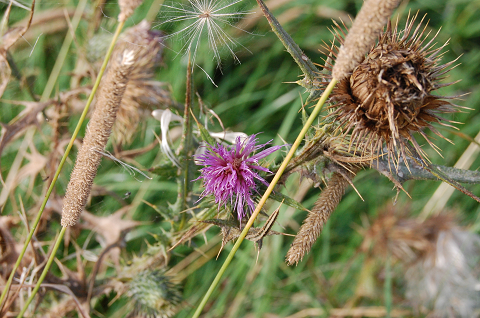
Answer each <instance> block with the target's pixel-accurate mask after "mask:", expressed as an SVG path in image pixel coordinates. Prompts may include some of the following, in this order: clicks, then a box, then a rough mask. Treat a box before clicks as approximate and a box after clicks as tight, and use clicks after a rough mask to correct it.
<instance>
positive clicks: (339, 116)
mask: <svg viewBox="0 0 480 318" xmlns="http://www.w3.org/2000/svg"><path fill="white" fill-rule="evenodd" d="M415 18H416V16H414V17H413V18H412V19H407V22H406V26H405V29H404V30H399V29H398V23H397V25H395V27H392V25H391V23H389V24H388V26H387V28H386V30H385V31H384V32H383V33H382V34H381V35H380V36H379V40H378V43H377V44H376V45H375V46H373V47H372V48H371V49H370V51H369V53H368V55H367V56H365V58H364V59H363V61H361V63H360V64H359V65H358V66H357V67H355V68H354V70H353V72H352V73H351V74H349V75H348V76H346V77H345V78H343V79H342V80H341V81H340V82H339V83H338V85H337V87H336V88H335V90H334V92H333V94H332V101H333V102H334V103H335V104H334V105H333V106H332V108H333V109H334V111H333V113H332V114H331V116H332V117H333V118H334V119H335V120H336V121H337V123H338V124H339V126H340V127H341V129H342V130H343V131H344V132H345V134H348V133H351V136H352V138H351V144H355V145H356V144H357V143H358V144H362V145H363V146H359V147H358V148H359V149H358V150H360V151H365V150H368V152H369V153H375V154H377V155H382V154H383V152H384V151H383V147H384V145H385V147H386V149H387V154H388V156H389V158H391V159H393V162H394V163H398V159H399V158H406V155H409V156H412V155H415V154H414V153H413V151H410V149H412V148H409V146H408V143H411V144H412V145H413V148H414V149H415V152H417V153H418V155H419V156H420V157H422V158H426V155H425V153H424V152H423V150H422V149H421V148H420V146H419V144H418V143H417V141H416V140H415V138H414V135H413V134H414V133H419V134H421V135H422V136H423V137H424V138H425V140H426V141H427V142H428V143H429V144H430V146H432V147H433V148H434V149H435V148H436V147H435V145H434V144H433V143H432V142H431V141H430V139H429V137H428V136H427V135H426V134H425V132H424V130H425V128H429V129H430V130H431V131H432V132H433V133H435V134H436V135H438V136H439V137H441V138H444V137H443V136H442V135H441V134H440V133H439V132H438V131H437V130H436V129H435V128H434V127H433V126H432V123H440V124H442V125H445V126H449V125H448V124H447V123H445V122H444V121H445V120H444V119H443V118H442V117H441V116H440V114H441V113H452V112H455V111H456V109H455V105H453V104H452V103H451V102H449V101H448V100H445V99H446V98H447V97H442V96H435V95H433V94H432V93H433V92H434V91H435V90H437V89H439V88H440V87H444V86H448V85H450V84H452V83H448V84H440V83H439V80H441V79H442V78H443V77H442V76H443V75H444V74H445V73H447V72H448V71H449V70H450V66H451V65H452V63H454V62H455V61H451V62H449V63H446V64H440V63H439V62H440V60H441V56H442V54H441V50H442V48H443V47H444V46H445V45H446V44H447V43H445V44H444V45H443V46H441V47H438V48H435V44H434V43H433V41H434V39H435V37H436V36H434V37H433V38H432V39H431V40H430V41H428V42H427V43H425V42H426V38H427V36H428V34H427V35H425V31H426V26H424V27H422V26H421V23H420V24H419V25H418V26H417V27H416V28H414V22H415ZM422 21H423V19H422ZM336 33H337V34H338V35H339V37H340V42H342V43H343V36H342V33H343V31H342V30H337V32H336ZM336 50H338V48H336V49H334V50H333V51H336ZM332 53H335V52H332ZM327 68H328V67H327ZM359 141H360V142H359Z"/></svg>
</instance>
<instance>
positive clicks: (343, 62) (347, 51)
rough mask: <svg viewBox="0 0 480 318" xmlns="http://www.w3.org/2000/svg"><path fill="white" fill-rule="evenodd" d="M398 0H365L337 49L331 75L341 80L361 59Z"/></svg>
mask: <svg viewBox="0 0 480 318" xmlns="http://www.w3.org/2000/svg"><path fill="white" fill-rule="evenodd" d="M399 2H400V0H366V1H365V3H364V4H363V6H362V9H361V10H360V12H359V13H358V15H357V17H356V18H355V21H354V22H353V25H352V28H351V29H350V32H348V35H347V37H346V38H345V42H344V43H342V47H341V48H340V50H339V54H338V58H337V61H336V63H335V66H334V67H333V72H332V75H333V77H334V78H336V79H337V80H341V79H343V78H345V77H346V76H348V74H349V73H350V72H351V71H352V70H353V69H354V68H355V66H357V65H358V63H360V62H361V61H362V60H363V56H364V55H365V53H366V52H367V51H368V49H369V48H370V47H371V46H372V45H373V44H374V43H375V39H376V38H377V36H378V34H379V33H380V32H381V30H382V29H383V27H384V26H385V24H386V23H387V21H388V19H389V18H390V16H391V15H392V12H393V10H394V9H395V8H396V7H397V6H398V3H399Z"/></svg>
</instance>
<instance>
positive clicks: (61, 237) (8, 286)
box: [0, 22, 124, 317]
mask: <svg viewBox="0 0 480 318" xmlns="http://www.w3.org/2000/svg"><path fill="white" fill-rule="evenodd" d="M123 26H124V22H120V23H119V24H118V26H117V29H116V31H115V34H114V36H113V39H112V42H111V43H110V47H109V48H108V51H107V55H106V56H105V60H104V61H103V64H102V67H101V68H100V71H99V73H98V76H97V79H96V81H95V84H94V85H93V88H92V92H91V94H90V96H89V98H88V100H87V103H86V105H85V108H84V110H83V112H82V115H81V116H80V119H79V121H78V123H77V127H76V128H75V131H74V132H73V135H72V138H71V139H70V142H69V143H68V146H67V149H66V150H65V153H64V155H63V157H62V160H61V161H60V164H59V165H58V168H57V171H56V172H55V176H54V177H53V180H52V183H51V184H50V187H49V188H48V190H47V194H46V195H45V199H44V200H43V202H42V205H41V206H40V210H39V211H38V214H37V217H36V218H35V221H34V223H33V225H32V227H31V229H30V233H29V234H28V237H27V239H26V241H25V243H24V246H23V249H22V251H21V253H20V255H19V256H18V259H17V262H16V263H15V267H14V268H13V269H12V272H11V274H10V277H9V278H8V281H7V284H6V285H5V288H4V290H3V292H2V295H1V296H0V304H3V302H4V300H5V298H6V295H7V293H8V290H9V289H10V286H11V284H12V281H13V277H14V276H15V272H16V271H17V269H18V267H19V266H20V262H21V261H22V258H23V255H24V254H25V251H26V250H27V247H28V245H29V243H30V240H31V239H32V237H33V234H34V233H35V230H36V229H37V226H38V223H39V222H40V219H41V217H42V214H43V210H44V209H45V206H46V204H47V201H48V199H49V197H50V194H51V193H52V191H53V187H54V186H55V182H56V181H57V179H58V176H59V174H60V171H61V170H62V168H63V165H64V163H65V161H66V159H67V157H68V154H69V153H70V150H71V149H72V147H73V143H74V141H75V139H76V137H77V135H78V133H79V131H80V129H81V127H82V124H83V122H84V120H85V117H86V116H87V113H88V110H89V108H90V105H91V104H92V101H93V97H94V96H95V93H96V91H97V89H98V86H99V85H100V80H101V78H102V76H103V73H104V72H105V69H106V68H107V64H108V61H109V60H110V56H111V55H112V52H113V48H114V46H115V43H116V42H117V39H118V37H119V36H120V32H121V31H122V29H123ZM64 234H65V228H64V229H62V231H61V232H60V235H59V236H58V238H57V242H56V243H55V247H54V250H52V253H51V254H50V258H49V260H48V262H47V265H46V266H45V268H44V270H43V272H42V275H41V276H40V279H39V280H38V282H37V285H36V286H35V289H34V292H33V293H32V294H31V296H30V297H29V299H28V300H27V302H26V304H25V306H24V308H23V309H22V311H21V312H20V314H19V315H18V316H17V317H22V316H23V314H24V313H25V311H26V309H27V307H28V305H29V304H30V302H31V301H32V299H33V297H34V296H35V294H36V292H37V291H38V288H39V287H40V284H41V283H42V282H43V279H44V278H45V276H46V273H47V272H48V270H49V269H50V265H51V263H52V261H53V259H54V257H55V253H56V251H57V249H58V246H59V245H60V243H59V241H62V239H63V235H64Z"/></svg>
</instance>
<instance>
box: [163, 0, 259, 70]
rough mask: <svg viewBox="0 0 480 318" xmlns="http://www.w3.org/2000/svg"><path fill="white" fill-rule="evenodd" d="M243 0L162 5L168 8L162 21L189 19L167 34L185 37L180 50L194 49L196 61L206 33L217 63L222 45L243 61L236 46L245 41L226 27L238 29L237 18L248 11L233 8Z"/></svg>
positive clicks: (203, 0)
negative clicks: (235, 37)
mask: <svg viewBox="0 0 480 318" xmlns="http://www.w3.org/2000/svg"><path fill="white" fill-rule="evenodd" d="M241 1H242V0H235V1H226V0H188V4H187V5H186V6H183V5H181V4H176V5H163V6H164V7H166V8H167V10H166V11H165V12H164V14H166V16H167V20H166V21H165V22H163V23H162V24H164V23H173V22H181V21H185V22H187V25H186V26H185V27H183V28H182V29H180V30H179V31H176V32H174V33H172V34H170V35H169V36H168V37H174V36H179V37H181V39H182V40H184V41H185V44H184V45H183V47H182V49H181V52H183V53H184V54H188V53H192V60H193V63H195V56H196V54H197V51H198V48H199V46H200V43H201V37H202V36H204V34H205V36H206V37H207V41H208V45H209V47H210V50H211V51H212V53H213V59H214V60H216V62H217V66H218V67H220V64H221V57H220V49H222V48H223V49H226V50H228V51H229V52H230V54H231V55H232V56H233V58H234V59H235V61H236V62H238V63H240V60H239V59H238V57H237V55H236V54H235V51H234V49H235V47H237V46H242V45H241V44H240V43H239V42H238V41H236V40H235V39H234V38H232V37H231V36H230V35H228V33H227V31H225V28H227V27H233V28H236V29H239V28H238V27H236V26H235V25H234V21H235V20H239V19H241V18H242V17H243V16H244V15H246V14H248V13H249V12H242V11H241V12H238V11H234V7H235V6H236V5H237V4H238V3H239V2H241ZM242 31H244V30H242ZM244 32H246V31H244ZM242 47H243V46H242Z"/></svg>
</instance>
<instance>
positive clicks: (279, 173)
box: [192, 79, 337, 318]
mask: <svg viewBox="0 0 480 318" xmlns="http://www.w3.org/2000/svg"><path fill="white" fill-rule="evenodd" d="M336 83H337V81H336V80H335V79H333V80H332V81H331V82H330V84H328V86H327V88H326V89H325V91H324V92H323V94H322V97H320V100H319V101H318V103H317V105H316V106H315V108H314V109H313V112H312V114H311V115H310V117H308V120H307V121H306V122H305V125H304V126H303V128H302V130H301V131H300V133H299V135H298V137H297V139H296V140H295V142H294V143H293V145H292V148H290V151H289V152H288V154H287V156H286V157H285V159H284V160H283V162H282V165H281V166H280V168H278V171H277V173H276V174H275V177H273V180H272V182H271V183H270V185H269V186H268V188H267V190H266V191H265V193H264V194H263V196H262V198H261V199H260V202H259V203H258V205H257V207H256V208H255V211H253V213H252V216H251V217H250V219H249V220H248V222H247V224H246V225H245V228H244V229H243V231H242V233H241V234H240V236H239V237H238V240H237V242H236V243H235V245H234V246H233V248H232V250H231V251H230V253H229V254H228V256H227V259H226V260H225V262H224V263H223V265H222V267H221V268H220V270H219V271H218V273H217V276H215V279H214V280H213V282H212V284H211V285H210V287H209V288H208V290H207V292H206V293H205V296H204V297H203V299H202V301H201V303H200V304H199V305H198V307H197V310H196V311H195V313H194V314H193V316H192V318H198V317H199V316H200V314H201V313H202V310H203V308H204V307H205V305H206V304H207V301H208V299H209V298H210V296H211V295H212V293H213V291H214V289H215V287H217V285H218V283H219V282H220V279H221V278H222V276H223V273H224V272H225V270H226V269H227V267H228V265H229V264H230V262H231V261H232V259H233V256H234V255H235V253H236V252H237V250H238V248H239V247H240V244H242V242H243V240H244V239H245V236H246V235H247V233H248V230H249V229H250V228H251V227H252V225H253V222H254V221H255V219H256V218H257V216H258V214H259V213H260V211H261V209H262V208H263V206H264V205H265V202H267V199H268V197H269V196H270V194H271V193H272V191H273V188H274V187H275V186H276V185H277V182H278V181H279V180H280V177H281V176H282V174H283V172H284V171H285V169H286V168H287V165H288V163H289V162H290V160H291V159H292V157H293V155H294V154H295V151H296V150H297V149H298V147H299V146H300V143H301V142H302V140H303V138H304V137H305V134H306V133H307V131H308V129H309V128H310V126H311V125H312V124H313V121H314V120H315V119H316V118H317V116H318V114H319V113H320V111H321V110H322V108H323V105H324V104H325V102H326V100H327V98H328V96H329V95H330V93H331V92H332V90H333V88H334V87H335V84H336Z"/></svg>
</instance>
